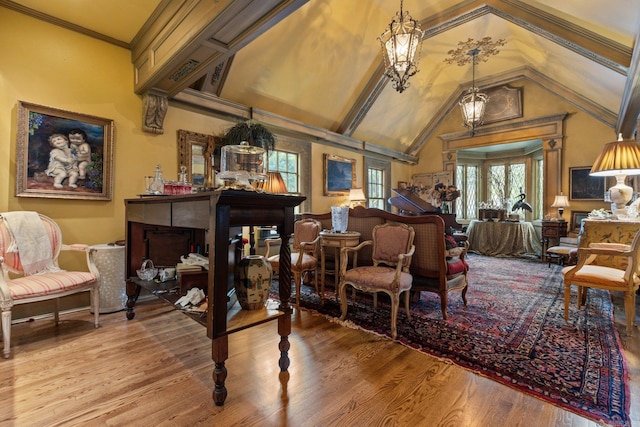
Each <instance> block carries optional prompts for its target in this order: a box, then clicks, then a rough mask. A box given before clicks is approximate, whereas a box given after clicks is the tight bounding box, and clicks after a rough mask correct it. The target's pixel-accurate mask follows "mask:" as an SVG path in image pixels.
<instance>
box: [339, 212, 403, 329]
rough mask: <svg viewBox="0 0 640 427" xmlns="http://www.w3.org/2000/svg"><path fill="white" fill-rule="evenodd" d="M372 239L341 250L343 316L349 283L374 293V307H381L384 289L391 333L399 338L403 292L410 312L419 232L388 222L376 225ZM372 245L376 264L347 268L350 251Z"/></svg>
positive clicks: (345, 309)
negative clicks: (412, 268) (415, 241)
mask: <svg viewBox="0 0 640 427" xmlns="http://www.w3.org/2000/svg"><path fill="white" fill-rule="evenodd" d="M372 237H373V239H372V240H367V241H364V242H362V243H360V244H359V245H358V246H355V247H353V248H349V247H345V248H341V249H340V257H341V258H340V282H339V283H340V284H339V292H340V304H341V311H342V314H341V316H340V319H342V320H344V319H345V318H346V316H347V306H348V304H347V286H348V285H351V286H352V287H354V288H356V289H358V290H361V291H365V292H372V293H373V307H374V309H375V308H376V307H377V302H378V300H377V293H378V292H384V293H386V294H387V295H389V297H390V298H391V336H392V337H393V339H396V336H397V335H398V332H397V327H396V323H397V317H398V308H399V306H400V294H401V293H402V292H404V293H405V294H404V297H405V298H404V300H405V309H406V311H407V317H408V318H409V320H411V314H410V313H409V290H411V283H412V281H413V277H412V276H411V274H410V273H409V266H410V265H411V257H412V256H413V252H414V251H415V246H414V245H413V239H414V237H415V232H414V230H413V228H412V227H410V226H408V225H406V224H401V223H385V224H381V225H376V226H375V227H374V228H373V232H372ZM370 245H372V246H373V248H372V255H371V256H372V260H373V266H363V267H357V266H355V267H354V268H352V269H350V270H347V264H348V261H349V252H354V251H359V250H360V249H362V248H363V247H366V246H370Z"/></svg>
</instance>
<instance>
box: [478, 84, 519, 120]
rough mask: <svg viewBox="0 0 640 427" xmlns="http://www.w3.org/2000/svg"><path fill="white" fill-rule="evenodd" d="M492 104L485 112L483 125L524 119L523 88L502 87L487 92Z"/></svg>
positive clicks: (489, 103) (489, 104) (488, 105)
mask: <svg viewBox="0 0 640 427" xmlns="http://www.w3.org/2000/svg"><path fill="white" fill-rule="evenodd" d="M486 94H487V96H489V99H490V100H491V101H490V102H488V103H487V106H486V108H485V111H484V116H483V120H482V122H483V124H485V125H487V124H489V123H495V122H501V121H503V120H509V119H515V118H518V117H522V88H521V87H509V86H500V87H497V88H492V89H488V90H487V91H486Z"/></svg>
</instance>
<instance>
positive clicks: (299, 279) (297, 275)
mask: <svg viewBox="0 0 640 427" xmlns="http://www.w3.org/2000/svg"><path fill="white" fill-rule="evenodd" d="M293 281H294V282H295V284H296V307H297V308H300V287H301V284H302V274H300V273H296V272H294V273H293Z"/></svg>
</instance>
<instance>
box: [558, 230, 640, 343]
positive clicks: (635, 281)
mask: <svg viewBox="0 0 640 427" xmlns="http://www.w3.org/2000/svg"><path fill="white" fill-rule="evenodd" d="M639 252H640V232H637V233H636V235H635V237H634V239H633V242H632V243H631V245H627V244H623V243H591V244H590V245H589V247H582V248H578V264H577V265H576V266H575V267H565V268H564V269H563V270H562V275H563V276H564V319H565V321H567V322H568V321H569V302H570V298H571V285H577V286H578V307H580V306H581V305H582V304H583V303H584V302H585V300H586V298H585V297H586V290H587V289H586V288H600V289H608V290H610V291H620V292H623V293H624V309H625V315H626V317H627V332H628V333H629V335H632V334H633V324H634V322H635V318H636V312H635V310H636V291H637V290H638V287H639V285H640V277H639V275H638V274H639V271H638V267H639V265H638V260H639ZM598 257H613V258H617V259H618V260H621V261H626V262H625V263H624V264H626V267H625V266H624V264H622V266H621V267H616V266H611V267H610V266H606V265H597V264H596V260H597V258H598Z"/></svg>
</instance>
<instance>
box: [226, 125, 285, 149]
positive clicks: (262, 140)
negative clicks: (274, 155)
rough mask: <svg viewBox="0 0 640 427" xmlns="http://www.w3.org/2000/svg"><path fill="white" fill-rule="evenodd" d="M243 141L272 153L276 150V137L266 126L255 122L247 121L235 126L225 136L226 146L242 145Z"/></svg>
mask: <svg viewBox="0 0 640 427" xmlns="http://www.w3.org/2000/svg"><path fill="white" fill-rule="evenodd" d="M242 141H247V142H248V143H249V145H252V146H254V147H262V148H264V149H265V150H267V151H271V150H273V149H274V148H275V144H276V137H275V135H274V134H273V133H272V132H271V131H270V130H269V129H267V128H266V127H265V126H264V125H262V124H260V123H258V122H256V121H254V120H245V121H244V122H240V123H237V124H235V125H234V126H232V127H231V128H229V129H228V130H227V132H226V133H225V134H224V145H240V143H241V142H242Z"/></svg>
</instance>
